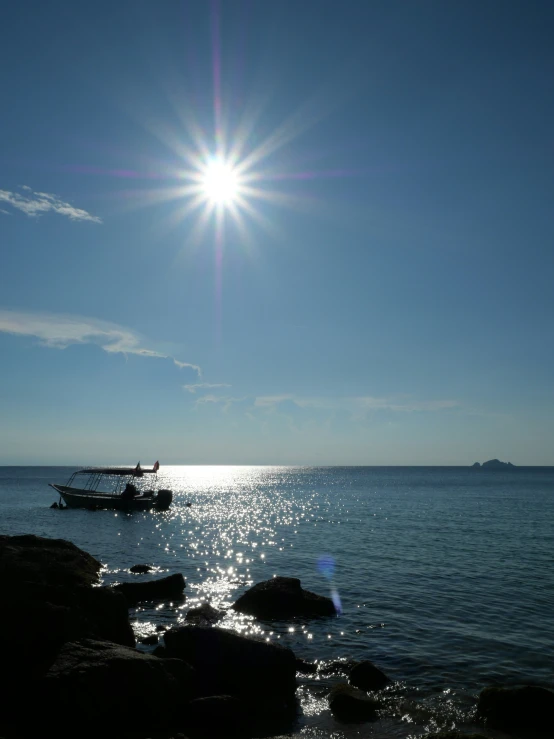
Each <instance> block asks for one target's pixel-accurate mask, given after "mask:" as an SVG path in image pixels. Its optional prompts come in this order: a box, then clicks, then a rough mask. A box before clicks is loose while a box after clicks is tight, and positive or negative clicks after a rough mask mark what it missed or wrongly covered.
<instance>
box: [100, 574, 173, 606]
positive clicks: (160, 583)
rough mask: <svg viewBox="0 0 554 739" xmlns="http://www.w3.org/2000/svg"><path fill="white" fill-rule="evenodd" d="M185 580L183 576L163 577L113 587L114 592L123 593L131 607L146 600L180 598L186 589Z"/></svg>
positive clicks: (123, 583)
mask: <svg viewBox="0 0 554 739" xmlns="http://www.w3.org/2000/svg"><path fill="white" fill-rule="evenodd" d="M185 586H186V583H185V578H184V577H183V576H182V575H181V574H177V575H169V576H168V577H161V578H158V579H157V580H146V581H142V582H122V583H119V584H118V585H113V586H112V590H115V591H117V592H119V593H123V595H124V596H125V598H126V600H127V603H128V604H129V605H135V604H136V603H140V602H141V601H144V600H164V599H165V598H178V597H179V596H180V595H182V593H183V590H184V589H185Z"/></svg>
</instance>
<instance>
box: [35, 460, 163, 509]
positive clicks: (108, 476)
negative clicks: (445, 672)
mask: <svg viewBox="0 0 554 739" xmlns="http://www.w3.org/2000/svg"><path fill="white" fill-rule="evenodd" d="M159 468H160V464H159V462H156V464H155V465H154V466H153V467H152V469H143V468H142V467H141V466H140V462H139V463H138V464H137V466H136V467H90V468H85V469H82V470H78V471H77V472H74V473H73V474H72V475H71V477H70V478H69V480H68V481H67V483H66V484H65V485H60V484H58V483H53V482H50V483H48V484H49V485H50V487H52V488H54V490H56V491H57V492H58V493H59V494H60V502H59V504H54V506H53V507H56V508H64V507H65V506H64V505H63V503H62V500H63V502H64V503H65V505H66V506H67V507H68V508H88V509H89V510H100V509H106V508H107V509H110V510H116V511H150V510H152V509H155V510H158V511H167V509H168V508H169V507H170V505H171V502H172V500H173V493H172V491H171V490H165V489H161V490H153V489H144V488H145V487H146V486H145V485H144V480H143V478H144V476H145V475H156V474H157V472H158V470H159ZM155 479H156V478H154V480H155Z"/></svg>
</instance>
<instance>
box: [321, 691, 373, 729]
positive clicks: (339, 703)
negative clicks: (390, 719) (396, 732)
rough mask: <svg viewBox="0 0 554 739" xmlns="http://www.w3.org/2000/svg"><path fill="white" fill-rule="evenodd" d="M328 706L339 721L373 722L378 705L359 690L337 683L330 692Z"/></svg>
mask: <svg viewBox="0 0 554 739" xmlns="http://www.w3.org/2000/svg"><path fill="white" fill-rule="evenodd" d="M329 706H330V708H331V711H332V712H333V713H334V714H335V716H336V717H337V718H339V719H341V721H375V720H376V719H377V709H378V708H379V703H378V702H377V701H376V700H375V699H374V698H370V697H369V695H367V694H366V693H363V692H362V691H361V690H358V689H357V688H353V687H351V686H350V685H347V684H346V683H339V685H335V687H334V688H333V689H332V690H331V693H330V695H329Z"/></svg>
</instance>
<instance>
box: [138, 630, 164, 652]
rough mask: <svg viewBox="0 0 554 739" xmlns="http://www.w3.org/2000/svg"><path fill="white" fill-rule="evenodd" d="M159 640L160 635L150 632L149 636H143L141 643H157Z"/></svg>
mask: <svg viewBox="0 0 554 739" xmlns="http://www.w3.org/2000/svg"><path fill="white" fill-rule="evenodd" d="M159 640H160V637H159V636H158V635H157V634H150V635H149V636H145V637H143V638H142V639H141V640H140V643H141V644H146V645H153V644H157V643H158V642H159ZM156 656H157V655H156Z"/></svg>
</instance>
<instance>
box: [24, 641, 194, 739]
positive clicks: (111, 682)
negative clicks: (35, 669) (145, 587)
mask: <svg viewBox="0 0 554 739" xmlns="http://www.w3.org/2000/svg"><path fill="white" fill-rule="evenodd" d="M193 685H194V676H193V671H192V669H191V668H190V667H189V666H188V665H186V664H185V663H183V662H182V661H180V660H176V659H159V658H157V657H152V656H150V655H148V654H142V653H140V652H137V651H136V650H134V649H129V648H128V647H122V646H120V645H117V644H112V643H110V642H103V641H96V640H92V639H85V640H81V641H79V642H74V643H68V644H66V645H65V646H64V647H63V648H62V649H61V651H60V653H59V654H58V656H57V658H56V660H55V662H54V663H53V665H52V666H51V668H50V670H49V671H48V673H47V674H46V676H45V678H44V679H43V680H42V681H41V682H40V683H39V684H38V686H37V694H38V695H40V696H41V699H42V701H43V705H44V707H45V708H47V707H49V708H50V710H44V711H43V712H41V716H40V721H41V724H43V723H44V724H46V727H45V728H46V729H48V723H50V728H51V729H54V728H55V729H56V733H57V731H58V730H61V731H62V732H63V731H71V732H74V731H75V728H76V727H77V726H78V727H83V728H84V730H85V731H90V730H91V729H94V728H96V729H97V730H102V731H104V730H106V728H107V727H109V730H110V731H113V730H114V729H121V728H124V729H129V728H140V729H141V731H145V730H153V729H156V730H157V729H159V728H162V727H169V726H174V725H175V722H176V721H178V720H180V718H181V715H182V710H183V706H184V705H185V704H186V703H187V702H188V701H190V700H191V699H192V698H193V697H194V687H193ZM55 706H63V710H61V711H56V710H52V708H53V707H55ZM45 733H48V731H46V732H45Z"/></svg>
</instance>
